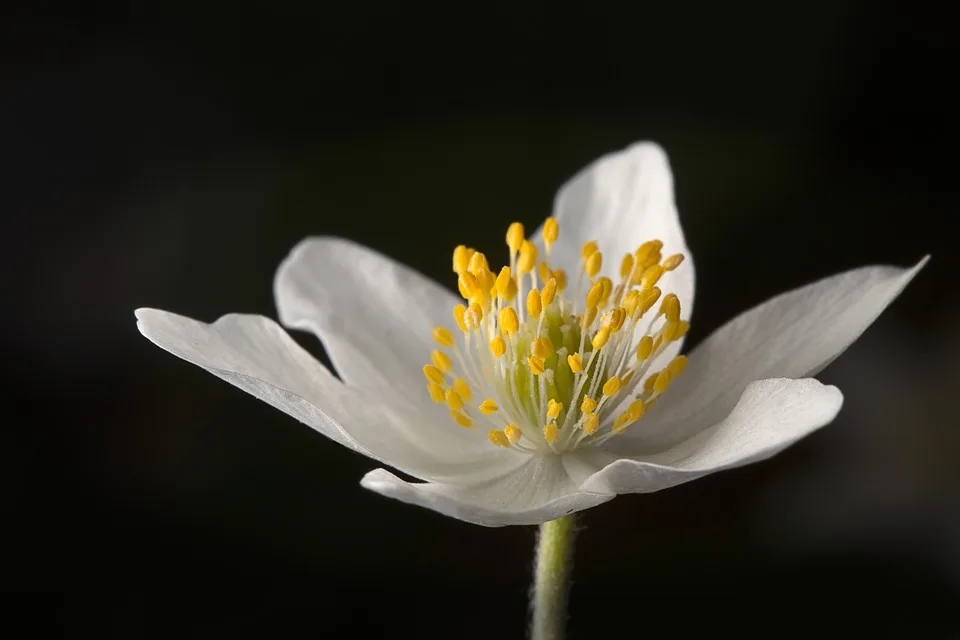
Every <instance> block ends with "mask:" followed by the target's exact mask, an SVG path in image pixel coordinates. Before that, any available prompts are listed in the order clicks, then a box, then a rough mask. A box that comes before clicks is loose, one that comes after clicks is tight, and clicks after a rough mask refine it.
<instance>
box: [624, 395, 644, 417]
mask: <svg viewBox="0 0 960 640" xmlns="http://www.w3.org/2000/svg"><path fill="white" fill-rule="evenodd" d="M646 410H647V405H646V404H644V402H643V400H641V399H640V398H637V399H636V400H634V401H633V402H631V403H630V406H629V407H627V411H626V414H625V415H626V416H627V419H629V420H630V422H636V421H637V420H639V419H640V418H642V417H643V414H644V412H645V411H646Z"/></svg>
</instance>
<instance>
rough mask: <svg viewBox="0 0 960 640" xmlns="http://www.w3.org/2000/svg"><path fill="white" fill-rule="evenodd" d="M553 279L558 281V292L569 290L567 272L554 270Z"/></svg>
mask: <svg viewBox="0 0 960 640" xmlns="http://www.w3.org/2000/svg"><path fill="white" fill-rule="evenodd" d="M553 279H554V280H556V281H557V291H564V290H565V289H566V288H567V272H566V271H565V270H563V269H554V270H553Z"/></svg>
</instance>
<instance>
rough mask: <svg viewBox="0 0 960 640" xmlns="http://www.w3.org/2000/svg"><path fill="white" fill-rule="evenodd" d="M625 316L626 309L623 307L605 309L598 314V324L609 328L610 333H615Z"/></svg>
mask: <svg viewBox="0 0 960 640" xmlns="http://www.w3.org/2000/svg"><path fill="white" fill-rule="evenodd" d="M626 317H627V311H626V309H624V308H623V307H616V308H614V309H607V310H606V311H604V312H603V315H601V316H600V326H602V327H606V328H607V329H610V333H616V332H617V331H619V330H620V328H621V327H622V326H623V321H624V319H625V318H626Z"/></svg>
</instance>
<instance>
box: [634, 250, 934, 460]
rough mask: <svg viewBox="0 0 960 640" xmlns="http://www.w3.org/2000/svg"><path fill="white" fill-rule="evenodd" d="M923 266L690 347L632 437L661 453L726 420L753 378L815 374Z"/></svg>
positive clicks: (747, 316)
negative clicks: (683, 369)
mask: <svg viewBox="0 0 960 640" xmlns="http://www.w3.org/2000/svg"><path fill="white" fill-rule="evenodd" d="M926 262H927V258H924V259H923V260H921V261H920V262H919V263H918V264H917V265H916V266H914V267H913V268H912V269H898V268H895V267H864V268H861V269H855V270H853V271H847V272H845V273H841V274H838V275H835V276H832V277H830V278H826V279H824V280H820V281H818V282H814V283H812V284H809V285H807V286H805V287H801V288H799V289H795V290H793V291H790V292H787V293H784V294H781V295H779V296H777V297H775V298H772V299H770V300H768V301H767V302H764V303H763V304H761V305H759V306H757V307H754V308H753V309H751V310H749V311H747V312H745V313H743V314H741V315H740V316H738V317H737V318H735V319H733V320H731V321H730V322H728V323H727V324H726V325H724V326H723V327H721V328H720V329H718V330H717V331H716V332H714V333H713V335H711V336H710V337H709V338H707V340H706V341H704V342H703V343H702V344H701V345H699V346H698V347H697V348H696V349H694V350H693V352H692V353H691V354H690V364H689V366H688V367H687V371H686V372H685V373H684V374H683V375H682V376H680V378H678V379H677V381H676V383H674V385H672V386H671V388H670V390H669V392H668V393H666V394H665V395H664V396H663V398H662V399H661V400H660V402H659V406H657V409H656V411H655V412H653V413H652V414H651V416H650V418H651V420H650V423H649V424H648V425H646V428H645V429H643V430H638V431H637V432H636V433H632V434H629V439H630V440H635V441H636V442H637V444H638V445H640V444H642V446H644V447H645V448H647V450H663V449H664V448H667V447H670V446H672V445H673V444H675V443H677V442H680V441H682V440H684V439H686V438H688V437H690V436H692V435H693V434H695V433H697V432H698V431H700V430H701V429H703V428H706V427H708V426H710V425H712V424H714V423H716V422H718V421H719V420H721V419H722V418H723V416H725V415H726V414H727V413H729V411H730V409H731V408H732V407H733V405H734V403H735V402H736V401H737V398H738V397H739V396H740V394H741V393H742V392H743V389H744V388H745V387H746V386H747V384H748V383H749V382H750V381H751V380H760V379H763V378H772V377H784V378H803V377H806V376H812V375H815V374H816V373H818V372H819V371H821V370H822V369H823V368H824V367H825V366H827V365H828V364H829V363H830V362H832V361H833V359H834V358H836V357H837V356H839V355H840V354H841V353H843V351H844V350H845V349H846V348H847V347H849V346H850V345H851V344H852V343H853V341H854V340H856V339H857V338H858V337H860V334H862V333H863V332H864V331H865V330H866V328H867V327H869V326H870V324H872V323H873V321H874V320H876V318H877V316H879V315H880V313H881V312H882V311H883V310H884V309H885V308H886V307H887V305H889V304H890V303H891V302H893V300H894V298H896V297H897V296H898V295H899V294H900V292H901V291H902V290H903V288H904V287H905V286H907V284H908V283H909V282H910V280H912V279H913V277H914V276H915V275H916V274H917V272H918V271H919V270H920V269H921V268H922V267H923V265H924V264H926ZM641 441H642V443H641Z"/></svg>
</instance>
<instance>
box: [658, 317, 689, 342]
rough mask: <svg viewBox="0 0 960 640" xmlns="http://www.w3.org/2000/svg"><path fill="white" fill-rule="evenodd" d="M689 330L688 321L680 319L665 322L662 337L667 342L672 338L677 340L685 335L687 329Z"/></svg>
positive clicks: (671, 340)
mask: <svg viewBox="0 0 960 640" xmlns="http://www.w3.org/2000/svg"><path fill="white" fill-rule="evenodd" d="M689 330H690V323H689V322H687V321H686V320H680V321H678V322H667V324H665V325H664V326H663V339H664V340H666V341H667V342H673V341H674V340H679V339H680V338H682V337H683V336H685V335H687V331H689Z"/></svg>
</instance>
